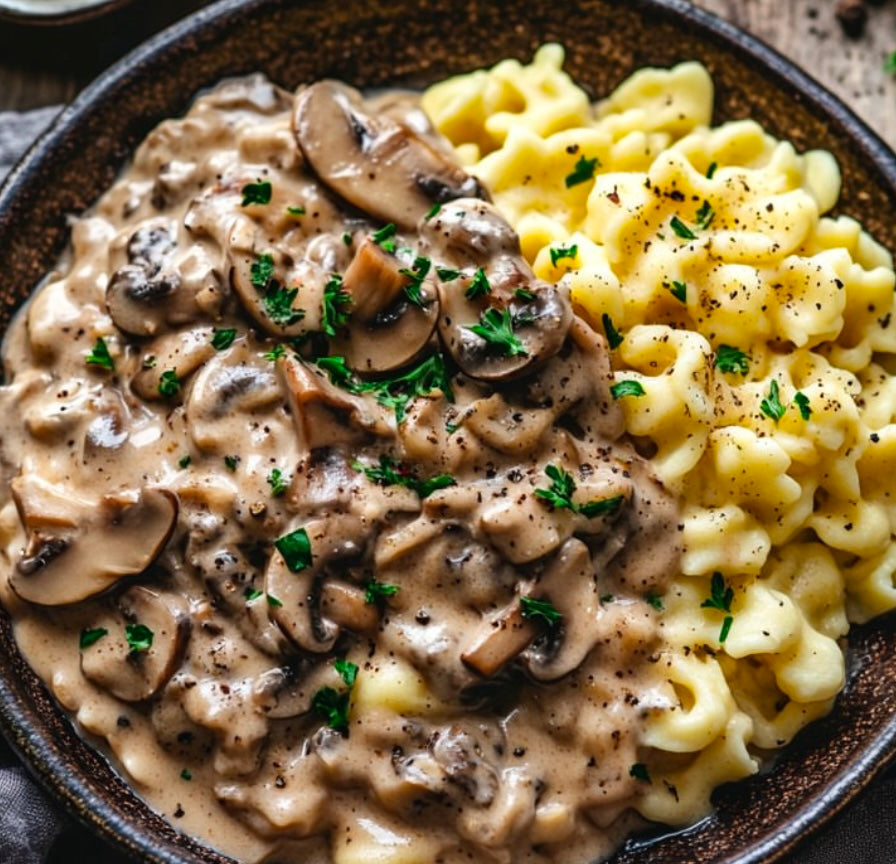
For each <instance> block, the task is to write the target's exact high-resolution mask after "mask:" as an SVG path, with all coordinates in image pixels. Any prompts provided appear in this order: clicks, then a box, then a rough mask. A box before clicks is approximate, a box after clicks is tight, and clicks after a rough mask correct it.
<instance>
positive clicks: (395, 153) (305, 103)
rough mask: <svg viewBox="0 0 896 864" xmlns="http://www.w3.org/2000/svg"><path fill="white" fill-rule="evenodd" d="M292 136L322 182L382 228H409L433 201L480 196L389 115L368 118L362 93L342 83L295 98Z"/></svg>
mask: <svg viewBox="0 0 896 864" xmlns="http://www.w3.org/2000/svg"><path fill="white" fill-rule="evenodd" d="M293 130H294V132H295V136H296V141H297V142H298V145H299V148H300V149H301V151H302V153H303V155H304V156H305V159H306V161H307V163H308V165H309V166H310V167H311V169H312V170H313V171H314V172H315V174H317V176H318V177H319V178H320V180H321V182H323V183H324V184H326V185H327V186H329V187H330V189H332V190H333V191H334V192H336V193H337V194H338V195H340V196H341V197H342V198H344V199H345V200H346V201H348V202H349V203H350V204H353V205H354V206H355V207H357V208H358V209H360V210H362V211H364V212H365V213H369V214H370V215H371V216H374V217H376V218H377V219H380V220H382V221H383V222H394V223H395V224H396V225H398V226H399V227H401V228H413V227H414V226H415V225H416V224H417V220H418V219H419V218H420V217H421V216H422V215H423V214H424V213H426V212H427V211H428V210H429V209H430V208H431V207H432V205H433V204H435V203H440V202H444V201H450V200H452V199H453V198H461V197H472V196H477V195H482V194H484V193H483V192H482V189H481V187H480V186H479V183H478V181H477V180H476V179H475V178H473V177H471V176H470V175H468V174H467V173H466V172H465V171H463V170H462V169H461V168H460V167H459V166H457V165H456V164H455V163H454V161H453V160H452V159H451V158H450V156H448V155H447V154H445V153H442V152H441V151H440V150H438V149H436V148H435V147H434V146H432V145H431V144H430V143H428V142H427V141H425V140H424V139H423V138H421V137H420V136H419V135H417V134H416V133H415V132H414V131H412V130H411V129H409V128H408V127H406V126H402V125H400V124H398V123H396V122H395V121H394V120H393V119H391V118H389V117H387V116H386V115H379V116H377V117H373V116H371V115H369V114H367V113H366V111H365V109H364V105H363V102H362V100H361V94H360V93H358V91H357V90H355V89H353V88H351V87H347V86H346V85H344V84H341V83H339V82H336V81H318V82H316V83H314V84H311V85H310V86H309V87H306V88H305V89H304V90H302V91H301V92H300V93H299V94H298V96H297V98H296V105H295V112H294V114H293Z"/></svg>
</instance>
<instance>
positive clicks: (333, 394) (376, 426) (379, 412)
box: [277, 357, 395, 450]
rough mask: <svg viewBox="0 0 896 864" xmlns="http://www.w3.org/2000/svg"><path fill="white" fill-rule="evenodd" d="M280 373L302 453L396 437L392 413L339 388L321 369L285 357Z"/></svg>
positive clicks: (366, 398) (371, 401)
mask: <svg viewBox="0 0 896 864" xmlns="http://www.w3.org/2000/svg"><path fill="white" fill-rule="evenodd" d="M277 371H278V373H279V376H280V382H281V384H282V386H283V390H284V391H285V394H286V397H287V400H288V402H289V405H290V408H291V409H292V415H293V422H294V423H295V425H296V430H297V432H298V434H299V444H300V446H301V447H302V448H303V449H306V450H313V449H315V448H316V447H325V446H326V447H329V446H335V445H338V444H353V443H358V442H359V441H361V440H363V439H364V437H365V436H366V435H376V436H379V437H391V436H392V435H393V434H394V428H395V424H394V419H393V418H392V416H391V415H390V412H388V411H387V410H386V409H385V408H384V407H383V406H382V405H380V404H379V403H377V402H376V400H375V399H374V398H373V397H371V396H365V395H362V394H355V393H349V392H348V391H347V390H343V389H341V388H339V387H337V386H336V385H335V384H333V383H331V382H330V380H329V379H328V378H327V375H326V373H325V372H324V371H323V370H322V369H320V368H319V367H312V366H310V365H309V364H307V363H304V362H303V361H301V360H299V359H297V358H295V357H284V358H283V359H281V360H278V361H277Z"/></svg>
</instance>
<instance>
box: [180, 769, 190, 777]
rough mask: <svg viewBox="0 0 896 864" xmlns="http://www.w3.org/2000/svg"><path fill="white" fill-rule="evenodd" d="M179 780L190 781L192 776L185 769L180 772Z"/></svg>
mask: <svg viewBox="0 0 896 864" xmlns="http://www.w3.org/2000/svg"><path fill="white" fill-rule="evenodd" d="M180 779H181V780H192V779H193V775H192V774H191V773H190V772H189V771H188V770H187V769H186V768H184V770H183V771H181V772H180Z"/></svg>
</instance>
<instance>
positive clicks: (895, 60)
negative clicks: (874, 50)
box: [884, 51, 896, 75]
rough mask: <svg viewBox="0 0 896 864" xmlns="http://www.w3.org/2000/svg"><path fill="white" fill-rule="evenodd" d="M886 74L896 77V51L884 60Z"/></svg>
mask: <svg viewBox="0 0 896 864" xmlns="http://www.w3.org/2000/svg"><path fill="white" fill-rule="evenodd" d="M884 72H885V73H886V74H887V75H896V51H894V52H893V53H892V54H890V56H889V57H887V59H886V60H884Z"/></svg>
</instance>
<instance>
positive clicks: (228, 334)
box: [211, 327, 236, 351]
mask: <svg viewBox="0 0 896 864" xmlns="http://www.w3.org/2000/svg"><path fill="white" fill-rule="evenodd" d="M234 339H236V330H234V329H233V328H232V327H228V328H225V329H222V330H218V329H217V328H215V329H214V330H213V331H212V338H211V343H212V347H213V348H214V349H215V350H216V351H224V350H225V349H226V348H229V347H230V346H231V345H233V340H234Z"/></svg>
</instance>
